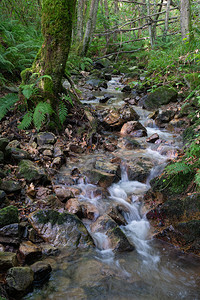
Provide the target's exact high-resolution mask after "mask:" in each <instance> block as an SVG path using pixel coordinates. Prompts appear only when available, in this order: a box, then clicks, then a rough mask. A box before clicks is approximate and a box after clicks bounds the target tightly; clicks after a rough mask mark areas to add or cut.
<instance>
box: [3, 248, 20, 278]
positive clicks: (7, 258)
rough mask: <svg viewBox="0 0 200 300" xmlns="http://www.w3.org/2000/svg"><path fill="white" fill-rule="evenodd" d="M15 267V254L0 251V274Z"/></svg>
mask: <svg viewBox="0 0 200 300" xmlns="http://www.w3.org/2000/svg"><path fill="white" fill-rule="evenodd" d="M15 266H17V256H16V254H15V253H11V252H2V251H0V273H4V272H6V271H7V270H8V269H10V268H12V267H15Z"/></svg>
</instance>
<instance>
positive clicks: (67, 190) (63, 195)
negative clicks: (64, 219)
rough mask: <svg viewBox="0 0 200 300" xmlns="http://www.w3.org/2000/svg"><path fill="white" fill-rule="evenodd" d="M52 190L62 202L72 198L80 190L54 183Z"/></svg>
mask: <svg viewBox="0 0 200 300" xmlns="http://www.w3.org/2000/svg"><path fill="white" fill-rule="evenodd" d="M54 192H55V194H56V196H57V197H58V198H59V199H60V201H62V202H66V201H67V200H68V199H70V198H74V197H75V196H77V195H79V194H80V190H79V189H78V188H74V187H69V186H65V185H55V186H54Z"/></svg>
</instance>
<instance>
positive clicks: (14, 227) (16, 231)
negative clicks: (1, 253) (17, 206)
mask: <svg viewBox="0 0 200 300" xmlns="http://www.w3.org/2000/svg"><path fill="white" fill-rule="evenodd" d="M19 241H20V226H19V224H18V223H15V224H10V225H6V226H4V227H2V228H0V243H2V244H15V245H19Z"/></svg>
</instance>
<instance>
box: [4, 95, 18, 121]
mask: <svg viewBox="0 0 200 300" xmlns="http://www.w3.org/2000/svg"><path fill="white" fill-rule="evenodd" d="M18 100H19V99H18V95H17V94H14V93H11V94H7V95H5V96H4V97H2V98H1V99H0V120H1V119H2V118H3V117H4V116H5V115H6V113H7V112H8V111H9V110H10V109H11V108H12V107H13V106H14V104H15V103H16V102H17V101H18Z"/></svg>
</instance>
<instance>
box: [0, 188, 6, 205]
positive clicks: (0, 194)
mask: <svg viewBox="0 0 200 300" xmlns="http://www.w3.org/2000/svg"><path fill="white" fill-rule="evenodd" d="M5 199H6V193H5V192H4V191H2V190H0V205H1V204H2V203H3V202H4V201H5Z"/></svg>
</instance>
